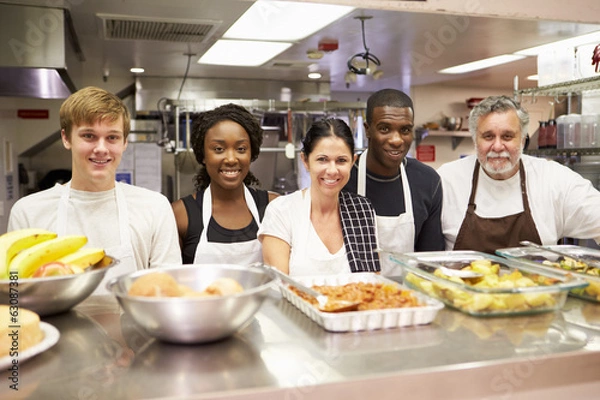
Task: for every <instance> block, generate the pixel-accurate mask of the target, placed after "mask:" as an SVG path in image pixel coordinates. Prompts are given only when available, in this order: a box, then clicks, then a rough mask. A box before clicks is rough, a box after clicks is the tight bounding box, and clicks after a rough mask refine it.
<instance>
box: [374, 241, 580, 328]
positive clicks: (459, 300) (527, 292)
mask: <svg viewBox="0 0 600 400" xmlns="http://www.w3.org/2000/svg"><path fill="white" fill-rule="evenodd" d="M384 256H385V257H389V258H390V260H392V261H393V262H396V263H398V264H401V265H402V266H403V274H402V280H403V282H404V284H405V285H407V286H408V287H411V288H415V289H417V290H420V291H422V292H423V293H426V294H427V295H429V296H432V297H435V298H437V299H439V300H441V301H442V302H444V303H445V304H446V305H448V306H450V307H452V308H455V309H458V310H460V311H462V312H464V313H467V314H470V315H474V316H507V315H508V316H511V315H519V314H534V313H539V312H548V311H554V310H557V309H560V308H561V307H562V306H563V304H564V303H565V300H566V298H567V293H568V291H569V290H571V289H576V288H582V287H584V286H586V285H587V282H585V281H584V280H582V279H577V278H575V277H573V276H572V275H571V274H567V273H564V272H563V271H559V270H556V271H552V270H549V269H546V268H540V267H538V266H535V265H531V264H530V263H524V262H521V261H518V260H513V259H507V258H501V257H498V256H494V255H491V254H486V253H481V252H476V251H439V252H436V251H434V252H422V253H406V254H394V253H386V254H384ZM476 260H489V261H490V262H491V263H492V264H498V266H499V271H498V274H497V276H498V279H499V280H504V279H506V280H509V279H507V278H509V277H511V278H516V277H517V276H518V273H516V274H515V275H510V274H511V273H513V272H514V271H519V272H520V273H521V274H522V277H523V278H529V280H523V281H519V282H518V284H510V285H513V287H509V284H501V285H492V287H486V286H485V285H484V284H477V282H479V281H477V280H466V279H465V280H462V279H460V278H456V277H454V278H450V279H448V278H444V277H440V276H437V275H435V270H436V269H438V268H441V267H450V268H456V266H457V265H464V266H466V265H468V264H470V263H471V262H473V261H476ZM504 275H508V277H504ZM538 278H539V279H544V280H552V284H543V285H539V284H537V285H535V286H533V285H530V286H527V285H528V284H529V283H530V280H531V279H534V280H535V279H538ZM489 281H492V279H491V278H490V280H489ZM515 282H516V279H515Z"/></svg>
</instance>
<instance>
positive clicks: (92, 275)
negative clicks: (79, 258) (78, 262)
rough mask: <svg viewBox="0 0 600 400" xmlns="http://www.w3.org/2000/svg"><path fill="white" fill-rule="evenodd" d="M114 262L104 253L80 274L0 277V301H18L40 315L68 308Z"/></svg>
mask: <svg viewBox="0 0 600 400" xmlns="http://www.w3.org/2000/svg"><path fill="white" fill-rule="evenodd" d="M118 262H119V261H118V260H116V259H114V258H112V257H110V256H105V257H104V259H102V261H100V262H98V263H97V264H96V265H94V266H93V267H91V268H90V269H89V270H87V271H84V272H83V273H81V274H73V275H64V276H48V277H44V278H23V279H18V280H10V279H3V280H0V304H9V305H18V306H19V307H22V308H26V309H29V310H31V311H35V312H36V313H38V314H39V315H40V316H45V315H52V314H58V313H61V312H65V311H68V310H70V309H71V308H73V307H75V306H76V305H77V304H79V303H81V302H82V301H83V300H85V299H86V298H87V297H88V296H89V295H91V294H92V293H93V292H94V290H96V288H97V287H98V285H99V284H100V282H102V279H104V275H106V271H108V269H109V268H111V267H112V266H114V265H116V264H118Z"/></svg>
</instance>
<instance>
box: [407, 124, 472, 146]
mask: <svg viewBox="0 0 600 400" xmlns="http://www.w3.org/2000/svg"><path fill="white" fill-rule="evenodd" d="M429 136H431V137H449V138H451V139H452V150H455V149H456V148H457V147H458V145H459V144H460V142H462V140H463V139H464V138H466V137H471V133H470V132H469V131H434V130H429V129H423V128H418V129H415V145H416V146H418V145H419V144H420V143H421V141H422V140H423V139H425V138H426V137H429Z"/></svg>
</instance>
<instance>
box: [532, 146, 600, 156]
mask: <svg viewBox="0 0 600 400" xmlns="http://www.w3.org/2000/svg"><path fill="white" fill-rule="evenodd" d="M524 153H525V154H529V155H530V156H536V157H551V156H558V157H577V156H596V155H600V148H592V147H589V148H582V149H532V150H525V151H524Z"/></svg>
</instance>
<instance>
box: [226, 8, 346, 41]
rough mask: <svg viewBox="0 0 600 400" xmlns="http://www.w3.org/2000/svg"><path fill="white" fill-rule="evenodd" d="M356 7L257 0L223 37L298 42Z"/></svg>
mask: <svg viewBox="0 0 600 400" xmlns="http://www.w3.org/2000/svg"><path fill="white" fill-rule="evenodd" d="M352 10H354V7H347V6H336V5H330V4H314V3H297V2H291V1H261V0H259V1H257V2H255V3H254V4H252V6H250V8H249V9H248V10H247V11H246V12H245V13H244V14H243V15H242V16H241V17H240V19H238V20H237V21H236V22H235V23H234V24H233V25H232V26H231V27H230V28H229V29H228V30H227V32H225V34H224V35H223V38H226V39H250V40H273V41H281V42H286V41H288V42H289V41H298V40H302V39H304V38H306V37H308V36H310V35H312V34H313V33H315V32H317V31H319V30H320V29H322V28H324V27H325V26H327V25H329V24H330V23H332V22H333V21H335V20H337V19H339V18H341V17H343V16H344V15H346V14H348V13H350V12H351V11H352Z"/></svg>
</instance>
